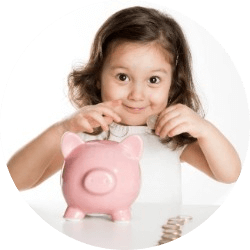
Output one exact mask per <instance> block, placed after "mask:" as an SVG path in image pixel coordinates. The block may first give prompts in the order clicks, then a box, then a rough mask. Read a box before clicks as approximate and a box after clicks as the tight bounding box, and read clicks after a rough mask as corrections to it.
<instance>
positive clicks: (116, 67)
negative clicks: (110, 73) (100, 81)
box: [110, 66, 129, 70]
mask: <svg viewBox="0 0 250 250" xmlns="http://www.w3.org/2000/svg"><path fill="white" fill-rule="evenodd" d="M110 69H111V70H115V69H126V70H129V68H126V67H124V66H111V67H110Z"/></svg>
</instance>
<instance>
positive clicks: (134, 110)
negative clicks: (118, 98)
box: [123, 104, 145, 113]
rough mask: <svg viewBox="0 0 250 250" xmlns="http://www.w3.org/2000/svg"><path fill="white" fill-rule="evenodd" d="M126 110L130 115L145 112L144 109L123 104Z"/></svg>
mask: <svg viewBox="0 0 250 250" xmlns="http://www.w3.org/2000/svg"><path fill="white" fill-rule="evenodd" d="M123 106H124V107H125V109H126V110H128V111H129V112H130V113H140V112H141V111H143V110H145V107H130V106H127V105H125V104H123Z"/></svg>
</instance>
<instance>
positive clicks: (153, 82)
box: [149, 76, 160, 84]
mask: <svg viewBox="0 0 250 250" xmlns="http://www.w3.org/2000/svg"><path fill="white" fill-rule="evenodd" d="M149 82H150V83H152V84H155V83H159V82H160V78H159V77H158V76H152V77H150V78H149Z"/></svg>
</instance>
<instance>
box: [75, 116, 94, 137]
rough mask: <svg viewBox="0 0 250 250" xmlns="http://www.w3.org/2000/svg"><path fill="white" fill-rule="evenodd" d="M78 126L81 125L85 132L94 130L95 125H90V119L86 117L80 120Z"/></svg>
mask: <svg viewBox="0 0 250 250" xmlns="http://www.w3.org/2000/svg"><path fill="white" fill-rule="evenodd" d="M78 126H80V127H81V130H83V132H88V133H93V132H94V130H93V127H92V126H91V125H90V123H89V121H88V120H87V119H86V118H84V117H83V118H82V119H80V120H78Z"/></svg>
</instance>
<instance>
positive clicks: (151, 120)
mask: <svg viewBox="0 0 250 250" xmlns="http://www.w3.org/2000/svg"><path fill="white" fill-rule="evenodd" d="M157 119H158V115H151V116H149V117H148V119H147V126H148V127H149V128H150V129H154V128H155V124H156V121H157Z"/></svg>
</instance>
